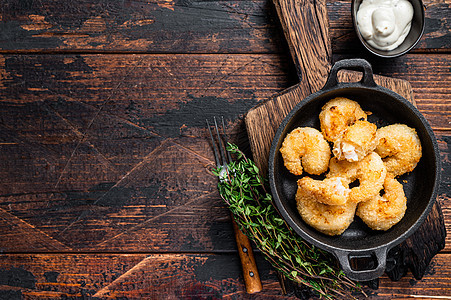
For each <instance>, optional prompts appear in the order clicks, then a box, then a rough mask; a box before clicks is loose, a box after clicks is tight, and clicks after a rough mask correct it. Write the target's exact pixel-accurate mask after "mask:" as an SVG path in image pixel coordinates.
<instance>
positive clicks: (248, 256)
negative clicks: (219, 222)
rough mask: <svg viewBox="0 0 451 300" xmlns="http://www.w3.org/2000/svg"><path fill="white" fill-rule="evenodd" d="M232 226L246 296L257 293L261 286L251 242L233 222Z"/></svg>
mask: <svg viewBox="0 0 451 300" xmlns="http://www.w3.org/2000/svg"><path fill="white" fill-rule="evenodd" d="M232 225H233V231H234V232H235V239H236V246H237V250H238V255H239V256H240V261H241V268H242V271H243V278H244V284H245V286H246V292H247V293H248V294H254V293H258V292H260V291H261V290H262V289H263V286H262V283H261V280H260V273H259V272H258V267H257V264H256V261H255V257H254V251H253V250H252V245H251V242H250V240H249V238H248V237H247V236H246V235H245V234H244V233H242V232H241V230H240V228H239V227H238V224H237V223H236V222H235V220H233V221H232Z"/></svg>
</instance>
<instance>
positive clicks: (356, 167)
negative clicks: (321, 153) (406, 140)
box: [327, 152, 387, 203]
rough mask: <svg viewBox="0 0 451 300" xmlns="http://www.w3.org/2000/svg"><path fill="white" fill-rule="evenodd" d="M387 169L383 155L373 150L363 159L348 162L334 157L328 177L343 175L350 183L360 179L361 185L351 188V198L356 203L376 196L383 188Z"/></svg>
mask: <svg viewBox="0 0 451 300" xmlns="http://www.w3.org/2000/svg"><path fill="white" fill-rule="evenodd" d="M386 175H387V169H386V168H385V165H384V163H383V162H382V159H381V157H380V156H379V155H378V154H377V153H376V152H371V153H370V154H368V155H367V156H365V157H364V158H363V159H362V160H361V161H357V162H348V161H346V160H338V159H337V158H335V157H333V158H332V159H331V160H330V164H329V173H328V174H327V177H328V178H330V177H343V178H347V179H348V183H351V182H353V181H355V180H357V179H358V180H359V186H356V187H353V188H351V192H350V193H349V200H350V201H351V202H354V203H359V202H362V201H367V200H370V199H372V198H373V197H375V196H376V195H377V194H378V193H379V191H380V190H381V189H382V186H383V183H384V180H385V176H386Z"/></svg>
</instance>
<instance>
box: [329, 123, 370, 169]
mask: <svg viewBox="0 0 451 300" xmlns="http://www.w3.org/2000/svg"><path fill="white" fill-rule="evenodd" d="M376 131H377V126H376V125H374V124H373V123H370V122H368V121H360V120H358V121H356V122H355V123H354V124H353V125H351V126H348V127H347V128H346V129H345V131H344V132H343V136H342V137H341V139H339V140H338V141H336V142H335V143H334V147H333V149H332V152H333V154H334V156H335V157H336V158H337V159H338V160H343V159H346V160H347V161H359V160H362V159H363V158H364V157H365V156H367V155H368V154H369V153H370V152H372V151H373V150H374V149H375V148H376V146H377V139H376Z"/></svg>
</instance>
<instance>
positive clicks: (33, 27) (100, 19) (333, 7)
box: [0, 0, 451, 54]
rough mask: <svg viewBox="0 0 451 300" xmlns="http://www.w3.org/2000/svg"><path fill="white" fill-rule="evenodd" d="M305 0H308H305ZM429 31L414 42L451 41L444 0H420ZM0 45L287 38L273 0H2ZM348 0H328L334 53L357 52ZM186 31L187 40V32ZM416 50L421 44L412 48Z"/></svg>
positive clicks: (234, 44)
mask: <svg viewBox="0 0 451 300" xmlns="http://www.w3.org/2000/svg"><path fill="white" fill-rule="evenodd" d="M305 2H306V1H305ZM423 2H424V4H425V6H426V12H425V13H426V30H425V34H424V36H423V38H422V39H421V41H420V44H419V46H418V49H419V50H420V51H425V50H445V51H446V50H447V49H450V48H451V38H450V33H449V32H450V26H451V25H450V23H449V22H450V21H449V19H448V18H444V17H443V16H447V15H450V13H451V6H450V3H449V1H441V0H432V1H430V0H428V1H423ZM2 4H3V5H2V9H1V10H0V42H1V43H0V49H1V50H0V51H4V52H8V51H34V52H36V51H69V52H70V51H91V52H92V51H94V52H113V51H116V52H151V53H276V52H278V53H280V52H283V51H284V50H283V49H284V46H283V45H284V44H285V41H284V37H283V32H282V30H281V29H280V26H279V21H278V20H277V16H276V13H275V12H274V6H273V5H272V1H271V0H257V1H236V0H226V1H187V0H186V1H176V0H156V1H142V0H129V1H103V2H101V3H97V4H95V5H94V4H93V3H92V2H91V1H88V0H83V1H69V0H64V1H56V0H52V1H45V2H42V3H39V2H23V1H22V2H21V1H15V0H5V1H3V3H2ZM350 5H351V3H350V1H342V0H334V1H327V9H328V15H329V23H330V36H331V40H332V47H333V51H334V53H350V52H351V53H354V54H356V53H361V52H362V51H364V49H363V48H362V47H361V46H360V45H359V44H358V40H357V37H356V35H355V33H354V30H353V28H352V20H351V15H350ZM187 36H190V38H189V39H187V38H186V37H187ZM417 52H418V51H417Z"/></svg>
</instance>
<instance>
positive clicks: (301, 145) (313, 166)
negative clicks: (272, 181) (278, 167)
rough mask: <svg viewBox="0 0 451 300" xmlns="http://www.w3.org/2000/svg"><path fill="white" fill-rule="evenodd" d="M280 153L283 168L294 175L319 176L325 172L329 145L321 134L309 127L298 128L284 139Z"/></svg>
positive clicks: (328, 157) (329, 154)
mask: <svg viewBox="0 0 451 300" xmlns="http://www.w3.org/2000/svg"><path fill="white" fill-rule="evenodd" d="M280 153H281V154H282V157H283V162H284V165H285V167H286V168H287V169H288V171H290V172H291V173H293V174H295V175H301V174H302V171H303V169H304V170H305V172H307V173H310V174H314V175H319V174H322V173H324V172H326V171H327V168H328V166H329V160H330V156H331V153H330V148H329V144H328V143H327V142H326V140H325V139H324V137H323V135H322V134H321V132H319V131H318V130H317V129H315V128H311V127H302V128H301V127H298V128H296V129H294V130H293V131H291V132H290V133H289V134H288V135H287V136H286V137H285V139H284V141H283V143H282V147H281V148H280Z"/></svg>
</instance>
